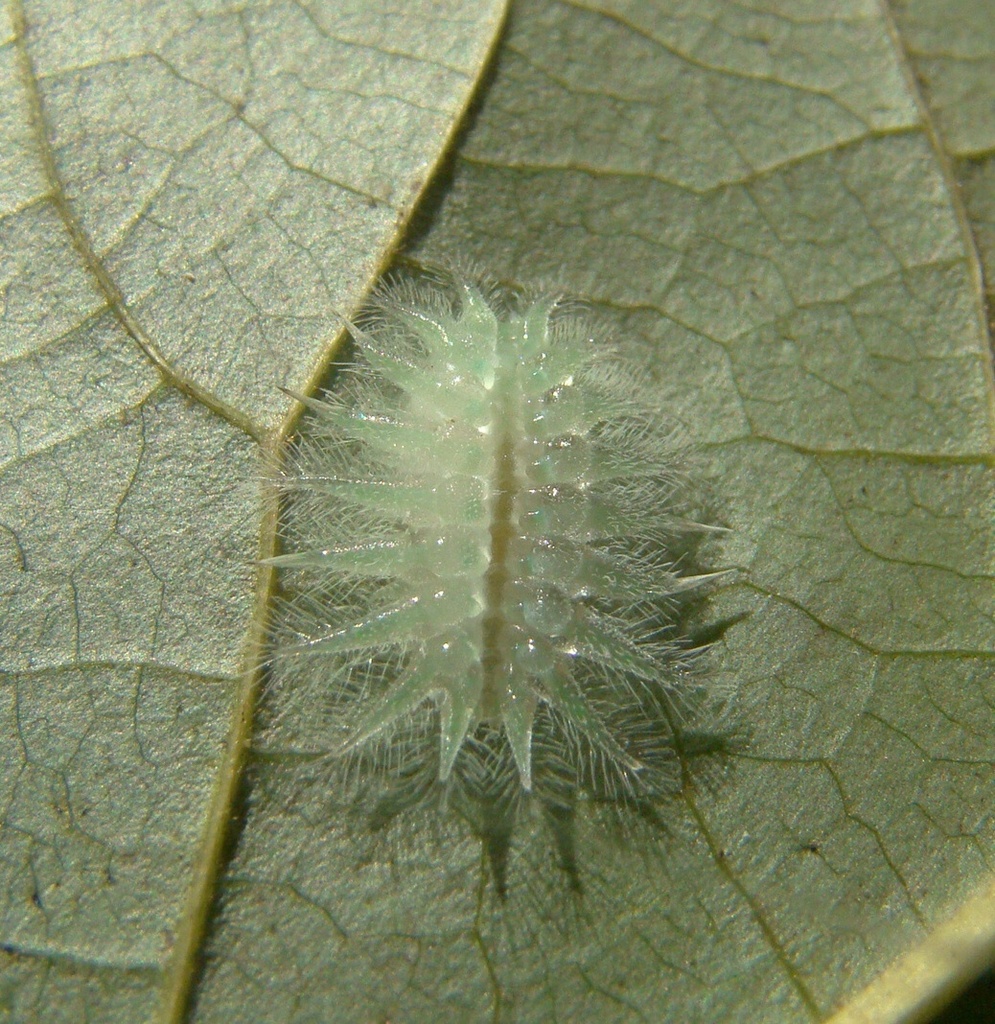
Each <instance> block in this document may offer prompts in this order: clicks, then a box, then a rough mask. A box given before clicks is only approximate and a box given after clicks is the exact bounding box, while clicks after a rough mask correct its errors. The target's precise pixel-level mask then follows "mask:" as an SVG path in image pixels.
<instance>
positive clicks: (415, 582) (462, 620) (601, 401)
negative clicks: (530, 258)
mask: <svg viewBox="0 0 995 1024" xmlns="http://www.w3.org/2000/svg"><path fill="white" fill-rule="evenodd" d="M349 329H350V333H351V335H352V337H353V340H354V343H355V349H356V351H355V355H354V358H351V359H350V360H349V361H348V362H347V363H345V364H344V365H343V366H341V367H340V368H339V372H338V375H337V381H336V387H335V390H334V391H333V392H331V393H326V394H324V395H323V396H322V397H319V398H311V397H305V396H300V395H295V397H297V398H299V400H300V401H301V402H303V403H304V404H305V405H306V407H307V409H308V410H309V412H310V421H311V422H310V427H309V429H308V431H307V436H306V438H303V439H301V440H299V441H298V442H297V443H296V445H295V446H294V447H293V449H292V451H291V454H290V457H289V459H288V461H287V465H286V467H285V468H284V470H283V471H282V474H281V476H280V479H279V482H278V483H279V489H280V491H281V492H282V495H283V497H284V499H285V516H284V519H283V543H284V553H283V554H280V555H278V556H276V557H274V558H272V559H271V560H270V561H271V563H272V564H273V565H275V566H277V567H278V568H279V569H280V570H281V571H282V573H283V575H284V587H285V589H286V591H287V592H288V594H289V595H290V596H289V597H288V599H287V601H286V602H285V604H284V605H283V606H282V608H281V611H280V612H279V615H278V617H277V618H278V621H277V626H276V629H275V632H274V645H275V654H274V664H275V665H277V666H279V665H280V664H281V663H282V664H285V665H288V664H289V665H292V666H293V669H292V670H288V671H289V674H290V675H291V676H292V677H293V679H294V680H297V681H298V682H299V683H300V684H301V685H305V686H307V687H308V688H309V689H310V690H311V691H312V692H317V691H323V692H325V693H326V694H327V697H328V701H329V703H330V706H331V707H332V709H333V714H332V726H331V728H332V733H333V734H332V736H331V738H330V741H329V742H330V748H331V749H332V750H333V752H334V753H335V755H337V756H338V757H340V758H342V759H343V760H344V761H348V762H349V763H351V764H353V765H354V766H356V765H359V766H360V768H376V769H377V770H379V772H380V773H381V775H382V776H384V777H385V778H386V779H387V783H386V790H387V792H388V793H389V794H390V796H389V799H387V804H389V805H390V806H391V807H393V808H394V810H396V809H397V808H398V807H401V806H409V805H411V804H415V803H419V802H425V801H426V800H428V799H430V798H431V795H432V794H436V795H438V794H442V795H444V798H445V799H446V800H447V801H448V802H455V804H456V806H457V808H458V809H460V810H462V811H463V812H464V813H465V815H466V816H467V817H468V819H469V820H470V821H471V822H473V823H474V824H475V826H476V827H477V828H478V830H479V831H480V833H481V834H482V835H486V836H489V837H490V840H489V841H490V843H491V848H490V853H491V854H492V855H493V856H492V860H493V861H494V864H495V873H496V875H498V876H500V877H499V878H498V884H499V888H500V887H502V886H503V881H502V878H503V873H504V868H503V866H502V865H503V864H504V861H505V859H506V855H507V846H508V843H509V842H510V840H509V838H508V837H509V835H510V827H511V824H512V823H513V820H514V817H515V813H516V808H518V807H519V806H520V805H521V803H522V802H523V801H525V800H531V799H537V800H538V801H539V802H540V804H541V805H542V806H543V807H544V808H545V809H547V810H548V811H549V812H550V813H551V814H553V815H554V816H555V815H556V814H558V813H559V812H561V811H562V809H563V808H565V807H569V806H572V805H573V801H574V800H575V799H576V797H577V795H578V794H584V793H586V794H588V795H590V796H592V797H594V798H595V799H599V800H611V801H617V802H622V803H627V802H629V803H638V802H640V801H646V800H652V799H653V798H655V797H657V796H659V795H660V794H663V793H666V792H672V791H673V788H674V785H675V773H676V752H675V747H676V744H677V742H678V737H679V732H680V723H682V722H685V721H688V720H689V719H692V718H693V717H694V715H695V713H696V710H695V709H696V708H698V707H700V705H701V701H702V694H703V693H704V694H707V680H704V679H703V677H702V674H701V673H700V672H699V671H698V670H697V661H698V654H699V653H700V652H699V650H698V649H697V648H695V647H694V645H693V644H691V643H689V642H688V641H687V640H686V639H685V638H684V637H682V636H681V635H680V631H679V625H680V621H681V614H682V608H683V607H684V606H685V604H686V602H687V601H689V600H692V599H695V598H696V597H697V595H699V594H700V592H702V591H703V590H704V589H705V588H706V587H707V586H708V585H710V584H711V583H712V582H713V581H714V580H716V579H717V578H718V577H719V576H721V575H722V574H721V573H708V572H704V573H692V572H687V571H686V570H685V567H684V561H685V557H684V556H686V554H687V552H688V551H689V550H690V549H691V548H692V547H693V545H694V538H695V537H696V536H701V535H704V534H708V533H713V532H717V531H718V530H719V528H718V527H715V526H712V525H709V524H706V523H702V522H699V521H697V518H696V517H695V515H694V514H693V511H694V504H693V497H694V489H693V488H692V487H691V486H690V483H689V480H688V476H687V470H686V464H687V448H688V445H687V442H686V441H685V439H684V436H683V434H682V431H681V430H680V429H679V428H677V427H676V426H674V425H673V424H669V423H667V422H665V421H664V419H663V418H662V417H661V416H660V414H659V412H658V411H657V410H655V409H654V408H653V406H652V403H651V402H650V401H649V400H648V395H649V389H648V386H647V384H646V382H645V381H644V380H643V379H642V378H641V377H640V375H639V374H638V373H637V372H636V371H635V370H634V369H633V368H631V367H628V366H627V365H626V363H625V361H624V360H623V359H621V357H620V356H619V353H618V352H617V351H616V349H615V348H614V347H613V346H612V345H609V344H606V343H604V342H603V341H602V340H600V339H599V337H598V335H597V332H596V331H594V330H593V329H592V328H591V326H590V325H589V323H588V322H587V320H586V319H585V318H584V317H583V316H582V315H580V312H579V309H578V307H577V306H576V304H574V303H571V302H569V301H566V300H564V299H562V298H561V297H558V296H556V295H548V294H529V293H523V292H519V291H514V290H508V289H501V288H499V287H498V286H496V285H495V284H493V283H490V282H488V281H487V280H486V279H464V278H463V277H461V276H460V275H459V274H457V273H455V272H453V271H449V270H441V269H440V270H435V271H434V272H433V273H431V274H430V275H427V276H423V277H417V278H415V277H406V278H400V279H395V280H394V281H392V282H390V283H388V284H386V285H382V286H380V287H379V288H378V289H377V290H376V291H375V292H374V294H373V296H372V298H371V300H370V302H369V304H368V306H367V307H366V308H365V310H364V311H363V312H362V313H361V315H360V316H359V317H358V318H357V320H356V323H355V324H354V325H350V328H349ZM294 685H297V683H294ZM382 799H386V798H382ZM391 801H392V802H391ZM496 835H500V836H501V837H502V838H501V839H500V840H495V839H494V836H496ZM564 860H565V861H570V860H571V858H570V856H569V855H565V857H564Z"/></svg>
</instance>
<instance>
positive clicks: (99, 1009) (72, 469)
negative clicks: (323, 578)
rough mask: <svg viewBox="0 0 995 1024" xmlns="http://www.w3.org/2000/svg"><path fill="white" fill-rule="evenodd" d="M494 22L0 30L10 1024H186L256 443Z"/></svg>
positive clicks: (38, 18) (75, 11) (126, 6)
mask: <svg viewBox="0 0 995 1024" xmlns="http://www.w3.org/2000/svg"><path fill="white" fill-rule="evenodd" d="M501 14H502V11H501V8H500V6H499V5H498V4H496V3H495V4H480V5H475V6H474V7H472V8H471V9H470V10H468V11H467V10H462V9H461V5H460V4H458V3H452V4H446V3H435V4H431V5H427V6H426V7H425V8H423V9H415V8H413V7H409V6H408V5H404V4H399V5H397V6H396V8H385V7H382V6H380V7H375V6H369V7H364V5H362V4H359V5H334V6H333V5H323V4H314V5H311V6H307V5H304V4H299V3H294V2H288V3H279V2H278V3H249V4H248V5H245V4H240V5H234V6H231V5H225V4H207V5H195V6H190V5H182V4H172V3H141V4H132V3H113V2H112V3H106V4H99V3H97V4H83V5H76V4H67V3H60V2H57V0H52V2H43V3H30V2H29V3H27V4H26V5H24V6H23V7H22V6H21V4H20V3H19V2H18V0H14V2H13V3H11V4H10V5H5V7H4V10H3V14H2V15H0V17H2V19H3V20H2V22H0V94H2V96H3V103H2V104H0V138H2V142H0V154H2V155H0V161H2V163H0V354H2V355H0V474H2V484H0V505H2V511H0V672H2V675H0V719H2V726H0V729H2V737H3V739H2V743H0V759H2V767H0V805H2V808H3V811H2V820H3V830H2V833H0V891H2V893H3V897H2V898H0V920H2V947H0V958H2V961H3V964H2V978H0V1019H2V1020H4V1021H44V1022H45V1024H56V1022H60V1021H64V1022H67V1024H78V1022H79V1021H83V1020H92V1021H100V1022H112V1021H121V1022H123V1024H138V1022H140V1021H151V1020H160V1019H163V1020H164V1019H169V1018H171V1017H173V1016H174V1015H175V1014H176V1013H178V1012H180V1010H181V1008H182V1004H183V1001H184V998H185V992H186V990H187V988H188V986H189V983H190V979H191V977H192V970H193V957H194V954H195V942H196V939H197V937H198V930H199V922H201V921H202V920H203V918H204V916H205V914H206V911H207V907H208V901H209V899H210V882H211V879H212V877H213V874H214V870H215V864H216V862H217V858H218V853H219V839H220V837H221V835H222V832H223V829H224V826H225V825H226V823H227V820H228V817H229V813H230V802H231V798H232V793H233V791H234V789H233V782H234V776H233V771H234V769H235V768H237V765H238V760H239V754H240V752H239V746H240V744H241V742H242V741H243V740H244V723H245V722H247V720H248V718H247V712H248V711H249V710H250V706H249V705H250V701H251V697H252V686H251V684H250V682H249V681H247V680H249V676H248V675H247V671H246V670H247V668H248V667H249V656H250V639H251V636H252V631H253V620H254V617H256V616H258V614H259V605H258V603H257V601H256V590H257V583H256V577H257V574H258V570H257V568H256V566H255V564H254V562H255V559H256V557H257V553H258V551H259V536H260V522H261V505H260V498H259V479H260V475H261V462H260V452H259V446H260V442H261V441H262V440H263V439H265V438H266V437H267V436H270V437H275V436H276V430H277V428H278V427H279V425H280V423H281V420H282V419H285V417H286V413H287V407H288V399H287V398H286V397H285V396H284V395H283V394H282V393H281V392H280V391H279V390H278V387H277V386H278V385H280V384H285V385H290V386H292V387H295V388H298V389H300V388H306V387H307V386H308V384H309V381H310V380H311V379H312V378H313V377H314V376H315V375H316V374H317V373H319V372H320V369H321V366H322V365H323V363H324V361H325V360H326V359H327V356H328V351H329V347H330V345H331V343H332V342H333V341H334V339H335V337H336V336H337V335H338V333H339V332H340V319H339V317H340V315H341V314H342V312H343V311H344V312H348V311H350V310H351V309H352V308H353V307H354V306H355V305H356V303H357V301H358V300H359V298H360V297H361V295H362V294H363V292H364V291H365V290H366V289H367V288H368V287H369V286H370V283H371V281H372V280H373V279H374V278H375V276H376V274H377V272H378V270H379V268H380V267H381V266H382V265H383V263H384V262H385V260H386V258H387V255H388V253H389V251H390V250H391V248H392V247H393V246H394V245H395V244H396V241H397V233H398V230H399V228H400V226H401V225H403V224H404V223H405V222H406V220H407V218H408V216H409V215H410V212H411V209H412V204H413V201H414V199H415V198H416V197H417V195H418V194H419V192H420V191H421V189H422V188H423V186H424V184H425V181H426V180H427V178H428V176H429V175H430V173H431V171H432V168H433V167H434V165H435V164H436V163H437V161H438V160H439V158H440V155H441V153H442V151H443V149H444V147H445V145H446V143H447V141H448V139H449V137H450V135H451V134H452V132H453V131H454V130H455V128H456V127H457V126H458V124H459V123H460V118H461V115H462V112H463V110H464V108H465V106H466V104H467V102H468V100H469V97H470V95H471V92H472V90H473V88H474V85H475V82H476V80H477V77H478V76H479V74H480V72H481V69H482V67H483V63H484V59H485V57H486V55H487V53H488V50H489V48H490V46H491V45H492V41H493V39H494V37H495V35H496V32H497V29H498V24H499V20H500V17H501Z"/></svg>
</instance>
